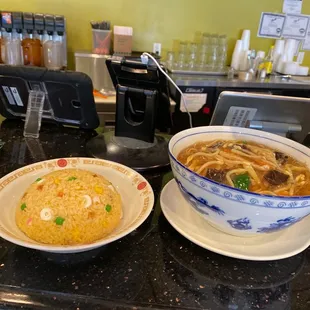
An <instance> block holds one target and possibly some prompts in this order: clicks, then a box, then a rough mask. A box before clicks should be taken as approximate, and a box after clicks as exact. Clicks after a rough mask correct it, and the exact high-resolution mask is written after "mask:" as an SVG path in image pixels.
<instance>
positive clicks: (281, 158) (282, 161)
mask: <svg viewBox="0 0 310 310" xmlns="http://www.w3.org/2000/svg"><path fill="white" fill-rule="evenodd" d="M274 155H275V157H276V160H277V162H278V163H279V164H280V165H284V164H286V163H287V161H288V156H287V155H285V154H283V153H281V152H275V153H274Z"/></svg>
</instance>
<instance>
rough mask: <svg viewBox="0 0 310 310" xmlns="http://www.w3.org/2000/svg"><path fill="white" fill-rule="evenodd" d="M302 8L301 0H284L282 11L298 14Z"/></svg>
mask: <svg viewBox="0 0 310 310" xmlns="http://www.w3.org/2000/svg"><path fill="white" fill-rule="evenodd" d="M301 10H302V0H284V1H283V10H282V11H283V13H287V14H300V13H301Z"/></svg>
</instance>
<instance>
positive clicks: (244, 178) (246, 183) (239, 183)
mask: <svg viewBox="0 0 310 310" xmlns="http://www.w3.org/2000/svg"><path fill="white" fill-rule="evenodd" d="M233 182H234V185H235V187H236V188H238V189H242V190H244V191H248V190H249V188H250V185H251V179H250V176H249V175H248V174H247V173H245V174H239V175H236V176H235V178H234V180H233Z"/></svg>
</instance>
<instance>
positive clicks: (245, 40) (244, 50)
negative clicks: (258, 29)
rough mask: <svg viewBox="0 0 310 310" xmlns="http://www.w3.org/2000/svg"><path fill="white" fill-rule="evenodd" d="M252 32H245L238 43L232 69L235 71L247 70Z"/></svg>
mask: <svg viewBox="0 0 310 310" xmlns="http://www.w3.org/2000/svg"><path fill="white" fill-rule="evenodd" d="M250 42H251V31H250V30H247V29H246V30H243V33H242V37H241V40H238V41H237V42H236V46H235V49H234V53H233V57H232V62H231V67H232V68H234V69H235V70H245V68H246V64H247V60H248V55H249V51H250Z"/></svg>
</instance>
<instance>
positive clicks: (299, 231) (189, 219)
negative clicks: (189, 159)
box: [160, 180, 310, 261]
mask: <svg viewBox="0 0 310 310" xmlns="http://www.w3.org/2000/svg"><path fill="white" fill-rule="evenodd" d="M160 204H161V208H162V211H163V213H164V215H165V217H166V219H167V220H168V222H169V223H170V224H171V225H172V226H173V227H174V228H175V229H176V230H177V231H178V232H179V233H180V234H181V235H183V236H184V237H185V238H187V239H188V240H190V241H192V242H193V243H195V244H197V245H199V246H201V247H203V248H205V249H207V250H210V251H212V252H215V253H218V254H221V255H225V256H229V257H234V258H239V259H245V260H253V261H271V260H278V259H284V258H287V257H291V256H294V255H296V254H298V253H300V252H302V251H303V250H305V249H306V248H307V247H308V246H309V245H310V231H309V226H310V217H309V216H308V217H306V218H305V219H303V220H302V221H301V222H299V223H297V224H295V225H293V226H291V227H289V228H287V229H285V230H282V231H279V232H276V233H270V234H263V235H261V236H255V237H251V238H242V237H236V236H232V235H228V234H225V233H223V232H221V231H219V230H217V229H215V228H213V227H212V226H210V225H209V224H208V223H207V221H205V220H204V219H203V218H202V217H201V216H200V215H199V214H198V213H196V212H195V210H193V208H192V207H191V206H190V205H189V203H188V202H187V201H186V200H185V199H184V197H183V195H182V193H181V192H180V190H179V187H178V185H177V183H176V182H175V180H171V181H170V182H169V183H168V184H167V185H166V186H165V188H164V189H163V191H162V193H161V196H160Z"/></svg>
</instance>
